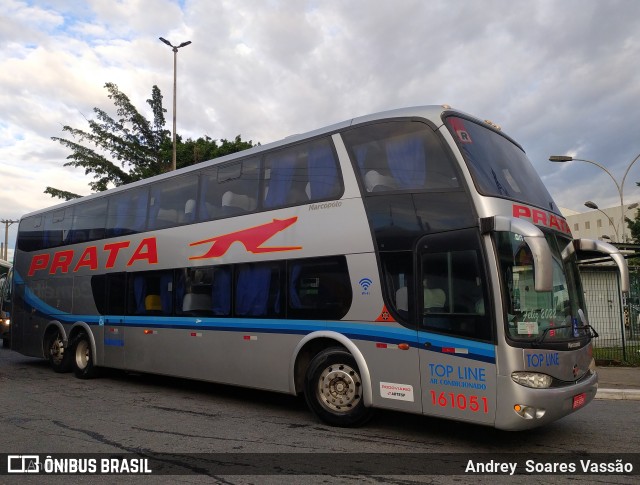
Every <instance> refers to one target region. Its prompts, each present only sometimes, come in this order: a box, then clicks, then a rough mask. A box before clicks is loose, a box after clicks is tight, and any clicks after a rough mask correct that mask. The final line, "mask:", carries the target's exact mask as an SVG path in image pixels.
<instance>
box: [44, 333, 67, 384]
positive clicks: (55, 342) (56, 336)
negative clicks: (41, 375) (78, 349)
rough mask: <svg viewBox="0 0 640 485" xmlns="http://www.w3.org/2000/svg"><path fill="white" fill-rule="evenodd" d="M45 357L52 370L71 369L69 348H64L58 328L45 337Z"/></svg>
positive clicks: (62, 370) (65, 370) (64, 370)
mask: <svg viewBox="0 0 640 485" xmlns="http://www.w3.org/2000/svg"><path fill="white" fill-rule="evenodd" d="M45 348H46V349H47V358H48V360H49V364H51V368H52V369H53V371H54V372H60V373H62V372H69V371H70V370H71V351H70V350H71V349H69V348H68V347H67V348H65V346H64V340H63V339H62V335H61V334H60V332H59V331H58V330H56V331H54V332H51V333H50V334H49V336H48V337H47V341H46V347H45Z"/></svg>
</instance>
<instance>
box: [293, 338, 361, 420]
mask: <svg viewBox="0 0 640 485" xmlns="http://www.w3.org/2000/svg"><path fill="white" fill-rule="evenodd" d="M362 392H363V389H362V378H361V376H360V371H359V370H358V365H357V364H356V361H355V359H354V358H353V356H352V355H351V354H350V353H349V352H347V351H346V350H345V349H343V348H338V347H335V348H329V349H325V350H323V351H322V352H320V353H319V354H318V355H316V356H315V357H314V358H313V360H312V361H311V363H310V364H309V368H308V369H307V374H306V376H305V383H304V395H305V399H306V401H307V405H308V406H309V408H310V409H311V411H313V413H314V414H315V415H316V416H318V417H319V418H320V419H321V420H322V421H324V422H325V423H327V424H330V425H332V426H343V427H351V426H361V425H363V424H364V423H365V422H367V421H368V420H369V419H370V418H371V416H372V415H373V409H371V408H367V407H365V405H364V401H363V399H362Z"/></svg>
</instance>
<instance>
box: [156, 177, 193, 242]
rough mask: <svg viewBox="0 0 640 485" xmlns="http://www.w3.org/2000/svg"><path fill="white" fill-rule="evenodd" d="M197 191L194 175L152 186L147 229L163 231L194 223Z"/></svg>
mask: <svg viewBox="0 0 640 485" xmlns="http://www.w3.org/2000/svg"><path fill="white" fill-rule="evenodd" d="M197 191H198V178H197V177H196V176H195V175H193V176H188V177H179V178H172V179H169V180H166V181H164V182H161V183H158V184H154V185H152V186H151V198H150V200H149V223H148V226H147V228H148V229H149V230H151V229H163V228H166V227H173V226H178V225H181V224H189V223H191V222H194V221H195V218H196V194H197Z"/></svg>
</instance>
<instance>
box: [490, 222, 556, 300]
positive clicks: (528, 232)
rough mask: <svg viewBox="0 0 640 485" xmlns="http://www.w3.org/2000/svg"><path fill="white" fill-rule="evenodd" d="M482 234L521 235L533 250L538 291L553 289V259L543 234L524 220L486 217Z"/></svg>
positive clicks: (535, 287)
mask: <svg viewBox="0 0 640 485" xmlns="http://www.w3.org/2000/svg"><path fill="white" fill-rule="evenodd" d="M480 232H482V233H483V234H486V233H489V232H512V233H514V234H519V235H520V236H522V237H523V238H524V241H525V242H526V243H527V245H528V246H529V249H531V254H532V256H533V271H534V278H535V285H534V289H535V290H536V291H551V290H552V289H553V257H552V256H551V249H549V244H548V243H547V240H546V239H545V237H544V234H543V232H542V231H541V230H540V229H538V228H537V227H536V226H535V225H533V224H532V223H530V222H529V221H526V220H524V219H516V218H512V217H506V216H493V217H484V218H482V219H480Z"/></svg>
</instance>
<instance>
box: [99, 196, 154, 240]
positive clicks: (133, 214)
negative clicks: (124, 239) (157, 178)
mask: <svg viewBox="0 0 640 485" xmlns="http://www.w3.org/2000/svg"><path fill="white" fill-rule="evenodd" d="M148 199H149V197H148V189H146V188H136V189H130V190H129V191H127V192H122V193H119V194H114V195H112V196H111V197H109V211H108V214H107V237H114V236H124V235H127V234H135V233H138V232H142V231H144V229H145V225H146V220H147V204H148Z"/></svg>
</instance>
